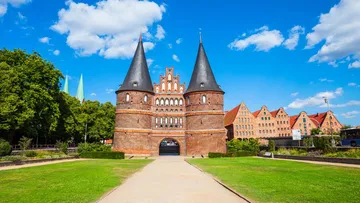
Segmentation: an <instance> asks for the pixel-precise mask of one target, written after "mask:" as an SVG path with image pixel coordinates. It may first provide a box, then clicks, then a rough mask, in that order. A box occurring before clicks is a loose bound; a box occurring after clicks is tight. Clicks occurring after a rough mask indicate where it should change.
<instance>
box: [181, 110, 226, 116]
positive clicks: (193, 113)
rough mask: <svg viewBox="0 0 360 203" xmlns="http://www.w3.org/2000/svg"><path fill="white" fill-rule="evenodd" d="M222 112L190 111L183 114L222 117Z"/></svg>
mask: <svg viewBox="0 0 360 203" xmlns="http://www.w3.org/2000/svg"><path fill="white" fill-rule="evenodd" d="M224 114H225V113H224V112H223V111H192V112H187V113H185V115H186V116H199V115H224Z"/></svg>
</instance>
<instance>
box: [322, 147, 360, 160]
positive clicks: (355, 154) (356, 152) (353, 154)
mask: <svg viewBox="0 0 360 203" xmlns="http://www.w3.org/2000/svg"><path fill="white" fill-rule="evenodd" d="M324 156H326V157H338V158H360V149H350V150H348V151H346V152H333V153H327V154H324Z"/></svg>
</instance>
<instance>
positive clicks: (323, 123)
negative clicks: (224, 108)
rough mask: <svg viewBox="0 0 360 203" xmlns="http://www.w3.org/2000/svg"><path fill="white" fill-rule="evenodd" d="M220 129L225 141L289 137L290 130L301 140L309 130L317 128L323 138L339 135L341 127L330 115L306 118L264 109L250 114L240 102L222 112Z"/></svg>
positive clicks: (327, 113) (308, 133)
mask: <svg viewBox="0 0 360 203" xmlns="http://www.w3.org/2000/svg"><path fill="white" fill-rule="evenodd" d="M224 125H225V128H226V129H227V137H228V139H233V138H240V139H241V138H260V139H261V138H269V137H290V136H292V130H300V132H301V134H302V135H303V136H307V135H310V134H311V129H313V128H320V129H321V131H322V132H324V133H325V134H331V132H340V129H341V127H342V124H341V123H340V122H339V121H338V119H337V118H336V117H335V115H334V114H333V112H332V111H327V112H323V113H316V114H313V115H308V114H307V113H306V112H305V111H301V112H300V113H299V114H298V115H294V116H289V115H288V114H287V113H286V111H285V109H284V108H282V107H281V108H279V109H277V110H274V111H270V110H269V109H268V108H267V107H266V106H265V105H264V106H262V107H261V109H260V110H257V111H255V112H251V111H250V110H249V108H248V107H247V106H246V105H245V103H244V102H242V103H241V104H239V105H238V106H236V107H235V108H233V109H231V110H230V111H228V112H226V114H225V117H224Z"/></svg>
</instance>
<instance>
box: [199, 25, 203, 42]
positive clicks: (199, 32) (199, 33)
mask: <svg viewBox="0 0 360 203" xmlns="http://www.w3.org/2000/svg"><path fill="white" fill-rule="evenodd" d="M199 30H200V31H199V35H200V43H202V36H201V28H199Z"/></svg>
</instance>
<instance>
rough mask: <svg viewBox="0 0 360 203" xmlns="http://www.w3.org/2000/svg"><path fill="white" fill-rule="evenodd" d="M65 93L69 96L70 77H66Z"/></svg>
mask: <svg viewBox="0 0 360 203" xmlns="http://www.w3.org/2000/svg"><path fill="white" fill-rule="evenodd" d="M63 92H65V93H67V94H69V77H68V75H66V76H65V84H64V89H63Z"/></svg>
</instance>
